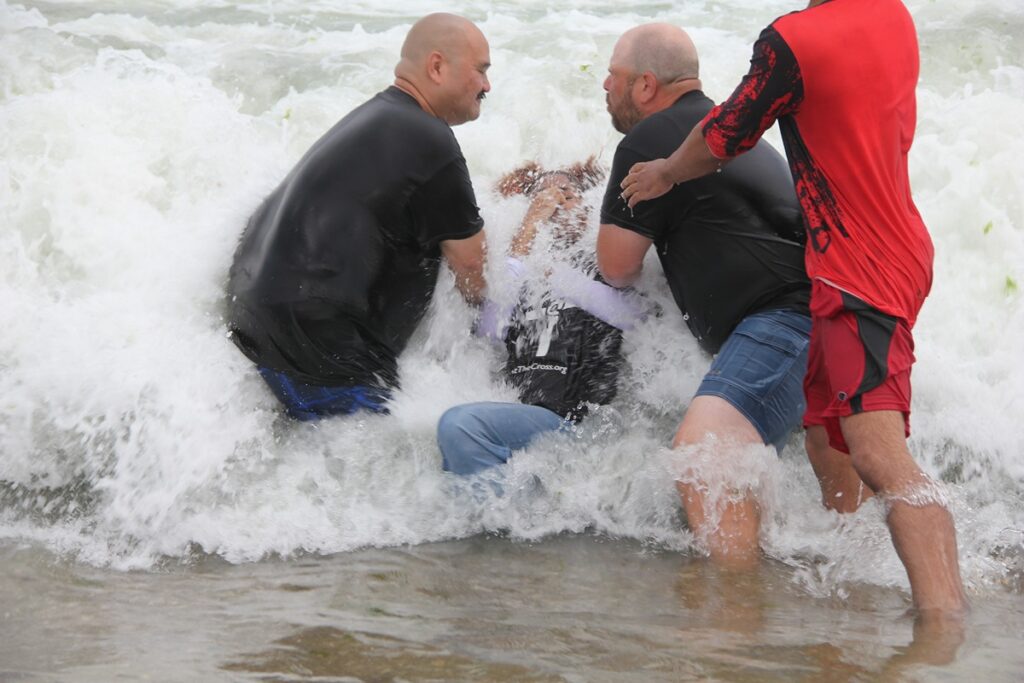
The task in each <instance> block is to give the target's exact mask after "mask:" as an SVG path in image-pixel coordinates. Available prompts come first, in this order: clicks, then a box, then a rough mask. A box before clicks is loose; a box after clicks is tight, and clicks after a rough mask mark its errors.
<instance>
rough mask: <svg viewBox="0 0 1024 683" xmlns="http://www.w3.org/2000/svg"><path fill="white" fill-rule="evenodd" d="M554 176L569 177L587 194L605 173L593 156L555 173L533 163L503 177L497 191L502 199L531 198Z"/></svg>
mask: <svg viewBox="0 0 1024 683" xmlns="http://www.w3.org/2000/svg"><path fill="white" fill-rule="evenodd" d="M553 175H564V176H567V177H568V178H569V179H570V180H571V181H572V183H573V184H574V185H575V186H576V189H577V190H579V191H580V192H585V191H586V190H589V189H590V188H592V187H594V186H595V185H597V184H598V183H599V182H600V181H601V179H602V178H604V171H603V170H602V169H601V168H600V167H599V166H598V164H597V159H596V158H595V157H593V156H591V157H590V158H588V159H587V160H586V161H583V162H579V163H575V164H573V165H572V166H567V167H565V168H560V169H557V170H554V171H548V170H545V169H544V168H543V167H542V166H541V165H540V164H538V163H536V162H534V161H531V162H529V163H527V164H524V165H523V166H520V167H519V168H517V169H515V170H514V171H509V172H508V173H506V174H505V175H504V176H502V178H501V180H499V181H498V184H497V185H496V186H495V189H497V190H498V193H499V194H500V195H501V196H502V197H511V196H512V195H514V194H523V195H527V196H529V195H531V194H533V193H534V192H536V191H537V190H538V189H540V186H541V183H543V182H544V180H545V179H546V178H548V177H550V176H553Z"/></svg>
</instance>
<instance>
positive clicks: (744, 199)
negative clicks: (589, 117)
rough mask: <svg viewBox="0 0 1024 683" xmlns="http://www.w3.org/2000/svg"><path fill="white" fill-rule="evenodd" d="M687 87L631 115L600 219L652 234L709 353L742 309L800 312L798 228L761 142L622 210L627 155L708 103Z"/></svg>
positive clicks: (782, 178) (649, 151) (785, 179)
mask: <svg viewBox="0 0 1024 683" xmlns="http://www.w3.org/2000/svg"><path fill="white" fill-rule="evenodd" d="M712 105H713V103H712V102H711V100H710V99H708V98H707V97H706V96H705V95H704V93H702V92H700V91H692V92H689V93H686V94H685V95H683V96H682V97H680V98H679V99H678V100H677V101H676V102H675V103H674V104H673V105H672V106H670V107H669V108H667V109H665V110H663V111H660V112H658V113H656V114H653V115H651V116H649V117H647V118H646V119H644V120H642V121H640V122H639V123H638V124H637V125H636V126H635V127H634V128H633V130H631V131H630V132H629V134H627V135H626V137H625V138H623V139H622V141H621V142H620V143H619V146H618V148H617V149H616V151H615V159H614V161H613V164H612V172H611V174H610V175H609V179H608V189H607V191H606V193H605V197H604V202H603V204H602V206H601V222H602V223H610V224H613V225H617V226H619V227H621V228H626V229H628V230H633V231H634V232H637V233H639V234H640V235H643V236H644V237H648V238H650V239H652V240H654V245H655V247H656V249H657V252H658V257H659V259H660V260H661V264H662V267H663V269H664V271H665V276H666V278H667V279H668V283H669V288H670V289H671V290H672V295H673V297H674V298H675V301H676V304H678V306H679V309H680V310H681V311H682V312H683V316H684V318H685V320H686V324H687V325H688V326H689V328H690V331H691V332H693V334H694V336H695V337H696V338H697V340H698V342H699V343H700V345H701V347H702V348H703V349H705V350H706V351H709V352H711V353H715V352H717V351H718V349H719V348H720V347H721V345H722V344H723V343H724V342H725V340H726V338H727V337H728V336H729V335H730V334H731V333H732V331H733V329H735V327H736V325H738V324H739V322H740V321H741V320H743V318H745V317H747V316H748V315H751V314H753V313H757V312H759V311H765V310H770V309H789V310H795V311H799V312H801V313H807V306H808V300H809V298H810V283H809V281H808V279H807V273H806V270H805V268H804V244H805V243H806V233H805V231H804V227H803V219H802V216H801V213H800V205H799V203H798V202H797V198H796V194H795V192H794V190H793V181H792V178H791V176H790V173H789V167H788V166H787V165H786V161H785V160H784V159H783V158H782V156H781V155H779V153H778V152H776V151H775V150H774V149H773V148H772V147H770V146H769V145H768V144H767V143H765V142H760V143H758V144H757V146H755V147H754V148H753V149H752V150H750V151H749V152H747V153H746V154H744V155H743V156H740V157H738V158H736V159H734V160H733V161H732V162H730V163H729V164H727V165H726V166H725V167H724V168H723V169H722V170H721V171H720V172H718V173H713V174H711V175H708V176H704V177H703V178H697V179H694V180H690V181H688V182H685V183H681V184H679V185H676V186H675V187H674V188H672V189H671V190H670V191H669V192H668V193H666V194H665V195H663V196H661V197H658V198H657V199H653V200H649V201H645V202H640V203H639V204H637V206H636V207H634V208H633V209H630V208H629V207H628V206H627V205H626V203H625V202H624V201H623V200H622V198H621V192H622V190H621V188H620V184H621V183H622V180H623V178H625V176H626V174H627V173H629V169H630V168H631V167H632V166H633V164H635V163H638V162H641V161H650V160H652V159H661V158H666V157H668V156H670V155H671V154H672V152H674V151H675V150H676V149H677V148H678V147H679V145H680V144H682V142H683V140H684V139H685V138H686V136H687V135H688V134H689V132H690V131H691V130H692V129H693V127H694V126H695V125H696V124H697V123H698V122H699V121H700V120H701V119H703V118H704V116H705V114H707V113H708V112H709V111H711V108H712Z"/></svg>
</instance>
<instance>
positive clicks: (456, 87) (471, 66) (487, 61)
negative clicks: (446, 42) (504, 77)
mask: <svg viewBox="0 0 1024 683" xmlns="http://www.w3.org/2000/svg"><path fill="white" fill-rule="evenodd" d="M448 66H449V69H448V73H447V77H448V78H447V80H448V83H447V84H446V86H447V87H446V91H447V95H448V100H449V106H448V107H447V114H446V115H445V116H444V119H445V120H446V121H447V122H448V124H449V125H452V126H457V125H459V124H460V123H465V122H467V121H475V120H476V119H477V117H479V116H480V103H481V102H482V101H483V99H484V97H486V95H487V93H488V92H490V90H491V83H490V81H489V80H487V70H488V69H489V68H490V66H491V52H490V47H489V46H488V45H487V39H486V38H484V35H483V34H482V33H480V32H479V31H478V30H473V31H470V33H469V35H468V36H467V41H466V45H465V47H464V49H462V50H460V51H459V52H458V53H456V54H454V55H452V59H451V60H450V62H449V65H448Z"/></svg>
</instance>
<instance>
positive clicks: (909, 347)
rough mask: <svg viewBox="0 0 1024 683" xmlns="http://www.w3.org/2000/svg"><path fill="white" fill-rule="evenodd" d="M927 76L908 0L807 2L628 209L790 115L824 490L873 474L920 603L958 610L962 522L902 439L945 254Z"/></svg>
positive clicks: (648, 174)
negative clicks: (929, 159)
mask: <svg viewBox="0 0 1024 683" xmlns="http://www.w3.org/2000/svg"><path fill="white" fill-rule="evenodd" d="M918 70H919V57H918V46H917V35H916V31H915V29H914V25H913V21H912V19H911V17H910V14H909V12H908V11H907V9H906V8H905V7H904V6H903V4H902V2H900V0H811V2H810V4H809V6H808V8H807V9H806V10H803V11H799V12H793V13H790V14H787V15H784V16H782V17H780V18H779V19H777V20H776V21H775V22H773V23H772V24H771V25H770V26H769V27H768V28H766V29H765V30H764V31H763V32H762V33H761V35H760V37H759V38H758V40H757V42H756V43H755V45H754V54H753V57H752V59H751V66H750V71H749V72H748V73H747V75H746V76H745V77H744V78H743V80H742V82H741V83H740V85H739V86H738V87H737V88H736V90H735V91H734V92H733V94H732V95H731V96H730V98H729V99H728V100H727V101H726V102H724V103H722V104H721V105H719V106H718V107H716V108H715V109H713V110H712V111H711V112H710V113H709V114H708V115H707V116H706V117H705V118H704V120H703V121H701V122H700V123H699V124H697V126H696V127H695V128H694V129H693V131H692V132H691V133H690V135H689V136H688V137H687V139H686V140H685V141H684V142H683V144H682V145H681V146H680V147H679V148H678V149H677V150H676V151H675V152H674V153H673V154H672V155H671V156H670V157H669V158H668V159H658V160H655V161H652V162H649V163H646V164H637V165H636V166H634V167H633V168H632V169H631V172H630V174H629V175H628V176H627V177H626V178H625V180H624V181H623V182H622V188H623V197H624V198H625V199H626V200H627V202H628V203H629V205H630V206H634V205H636V204H637V203H638V202H641V201H644V200H647V199H651V198H653V197H658V196H660V195H662V194H664V193H665V192H667V191H668V189H670V188H671V187H672V186H673V185H674V184H677V183H680V182H683V181H686V180H689V179H691V178H694V177H698V176H701V175H704V174H706V173H711V172H715V171H717V170H718V169H719V168H721V166H722V165H723V164H724V163H726V162H727V161H728V160H729V159H731V158H733V157H735V156H737V155H739V154H742V153H743V152H745V151H747V150H748V149H750V148H751V147H752V146H753V145H754V143H755V142H756V141H757V140H758V139H759V138H760V137H761V135H762V134H763V133H764V131H765V130H767V129H768V128H769V127H770V126H771V125H772V124H773V123H774V122H775V121H776V120H778V122H779V127H780V131H781V133H782V138H783V142H784V143H785V147H786V155H787V157H788V159H789V165H790V170H791V172H792V174H793V179H794V182H795V184H796V189H797V196H798V198H799V200H800V204H801V209H802V211H803V214H804V222H805V227H806V229H807V233H808V240H807V251H806V262H807V272H808V275H809V276H810V278H811V281H812V290H811V317H812V331H811V350H810V358H809V362H808V365H809V367H808V374H807V378H806V379H805V382H804V390H805V394H806V397H807V413H806V414H805V417H804V424H805V426H806V427H807V450H808V455H809V457H810V459H811V462H812V465H813V466H814V469H815V471H816V473H817V474H818V477H819V480H821V482H822V490H823V493H826V492H827V493H826V497H828V495H834V493H832V492H835V493H844V492H849V491H850V490H851V489H852V488H853V486H859V483H860V481H863V482H864V483H865V484H866V485H867V486H868V487H869V488H870V489H871V490H873V491H874V492H875V493H878V494H880V495H882V496H884V497H885V498H886V502H887V504H888V517H887V521H888V525H889V529H890V532H891V533H892V539H893V544H894V545H895V547H896V551H897V553H898V554H899V556H900V559H901V560H902V561H903V564H904V566H905V567H906V570H907V574H908V577H909V579H910V586H911V591H912V593H913V599H914V604H915V605H916V606H917V607H918V609H920V610H922V611H931V610H938V611H943V612H948V611H957V610H960V609H963V608H964V607H965V606H966V599H965V597H964V593H963V587H962V582H961V579H960V570H959V565H958V560H957V548H956V535H955V529H954V526H953V520H952V517H951V515H950V514H949V512H948V510H947V509H946V507H945V505H944V503H943V499H942V496H941V495H940V493H939V492H938V491H937V489H936V487H935V485H934V483H933V482H932V481H931V480H930V479H929V478H928V477H927V476H926V475H925V474H924V473H923V472H922V471H921V469H920V468H919V467H918V465H917V464H916V463H915V462H914V460H913V458H912V456H911V454H910V451H909V450H908V449H907V445H906V437H907V436H908V435H909V415H910V368H911V365H912V364H913V361H914V355H913V348H914V342H913V337H912V335H911V330H912V328H913V325H914V322H915V320H916V319H917V314H918V311H919V310H920V308H921V304H922V303H923V302H924V298H925V296H926V295H927V294H928V291H929V289H930V288H931V280H932V258H933V249H932V243H931V239H930V237H929V236H928V232H927V229H926V228H925V226H924V223H923V221H922V220H921V216H920V214H919V213H918V211H917V209H916V207H915V206H914V202H913V200H912V199H911V195H910V183H909V178H908V171H907V154H908V152H909V150H910V145H911V142H912V141H913V137H914V128H915V124H916V113H917V112H916V99H915V88H916V85H917V77H918ZM829 444H831V446H832V447H833V448H835V449H836V450H837V451H841V452H842V453H838V452H836V451H833V450H830V449H829V448H828V445H829ZM842 454H849V457H846V456H845V455H842Z"/></svg>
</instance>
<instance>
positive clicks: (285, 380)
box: [259, 368, 391, 422]
mask: <svg viewBox="0 0 1024 683" xmlns="http://www.w3.org/2000/svg"><path fill="white" fill-rule="evenodd" d="M259 371H260V376H261V377H262V378H263V381H265V382H266V383H267V386H269V387H270V390H271V391H273V392H274V396H276V397H277V399H278V400H279V401H281V403H283V404H284V406H285V410H286V411H287V412H288V415H290V416H291V417H293V418H295V419H296V420H301V421H303V422H306V421H309V420H318V419H320V418H322V417H328V416H330V415H351V414H352V413H354V412H357V411H359V410H369V411H370V412H374V413H387V412H388V409H387V405H386V404H387V401H388V400H389V399H390V398H391V394H390V392H388V391H387V390H386V389H379V388H377V387H360V386H355V387H320V386H314V385H312V384H305V383H303V382H299V381H297V380H295V379H292V378H291V377H289V376H288V375H286V374H285V373H283V372H277V371H275V370H271V369H269V368H259Z"/></svg>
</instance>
